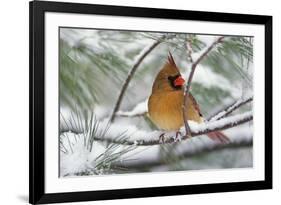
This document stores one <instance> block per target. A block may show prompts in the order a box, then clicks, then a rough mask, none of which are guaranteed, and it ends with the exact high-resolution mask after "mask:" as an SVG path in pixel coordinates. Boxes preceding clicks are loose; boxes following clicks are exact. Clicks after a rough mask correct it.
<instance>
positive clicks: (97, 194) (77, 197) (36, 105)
mask: <svg viewBox="0 0 281 205" xmlns="http://www.w3.org/2000/svg"><path fill="white" fill-rule="evenodd" d="M29 12H30V15H29V16H30V19H29V21H30V22H29V25H30V30H29V38H30V39H29V43H30V51H29V52H30V57H29V61H30V71H29V77H30V82H29V83H30V85H29V92H30V98H29V99H30V107H29V116H30V119H29V123H30V127H29V132H30V143H29V152H30V157H29V160H30V164H29V202H30V203H32V204H43V203H55V202H75V201H91V200H105V199H122V198H137V197H155V196H168V195H183V194H198V193H214V192H230V191H244V190H260V189H271V188H272V17H271V16H262V15H248V14H247V15H246V14H230V13H215V12H201V11H200V12H199V11H184V10H169V9H155V8H137V7H124V6H105V5H93V4H77V3H62V2H46V1H33V2H30V4H29ZM46 12H62V13H79V14H97V15H110V16H131V17H143V18H147V17H149V18H162V19H182V20H197V21H209V22H216V21H217V22H227V23H247V24H259V25H264V26H265V65H264V66H265V133H264V135H265V145H264V146H265V180H263V181H248V182H235V183H218V184H198V185H184V186H168V187H154V188H136V189H121V190H107V191H86V192H71V193H46V192H45V188H44V187H45V180H44V177H45V161H44V153H45V142H44V138H45V134H44V133H45V125H44V123H45V120H44V119H45V80H44V63H45V59H44V48H45V45H44V42H45V41H44V39H45V36H44V31H45V29H44V26H45V21H44V20H45V16H44V15H45V13H46Z"/></svg>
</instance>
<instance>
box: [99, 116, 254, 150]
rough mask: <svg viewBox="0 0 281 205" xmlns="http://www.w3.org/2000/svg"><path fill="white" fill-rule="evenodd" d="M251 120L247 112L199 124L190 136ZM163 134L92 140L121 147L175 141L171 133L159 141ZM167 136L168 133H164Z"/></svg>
mask: <svg viewBox="0 0 281 205" xmlns="http://www.w3.org/2000/svg"><path fill="white" fill-rule="evenodd" d="M252 119H253V115H252V112H247V113H244V114H239V115H235V116H231V117H228V118H224V119H220V120H217V121H211V122H206V123H201V124H193V123H192V127H191V136H192V137H196V136H199V135H204V134H207V133H210V132H214V131H219V130H220V131H221V130H224V129H228V128H232V127H236V126H238V125H241V124H243V123H246V122H249V121H251V120H252ZM181 131H183V130H182V129H181ZM163 134H165V133H163V132H161V131H154V132H151V133H145V134H143V136H136V135H134V134H132V136H130V137H129V138H127V139H124V140H116V139H114V138H111V136H109V135H107V136H104V137H97V136H95V137H94V140H96V141H106V142H108V143H116V144H123V145H135V146H151V145H160V144H163V143H164V144H170V143H174V142H175V141H176V136H175V135H176V134H175V133H173V136H165V137H164V141H160V140H159V136H161V135H163ZM166 134H169V133H166ZM170 134H171V133H170ZM188 138H189V136H186V135H184V136H183V137H182V138H181V139H180V140H186V139H188Z"/></svg>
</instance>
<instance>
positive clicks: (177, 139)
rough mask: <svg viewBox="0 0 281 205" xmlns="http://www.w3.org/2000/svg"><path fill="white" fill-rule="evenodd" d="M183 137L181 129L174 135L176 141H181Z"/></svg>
mask: <svg viewBox="0 0 281 205" xmlns="http://www.w3.org/2000/svg"><path fill="white" fill-rule="evenodd" d="M181 137H182V134H181V132H180V131H177V132H176V136H175V137H174V141H175V142H180V141H181Z"/></svg>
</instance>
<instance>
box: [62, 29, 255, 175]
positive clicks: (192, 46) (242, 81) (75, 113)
mask: <svg viewBox="0 0 281 205" xmlns="http://www.w3.org/2000/svg"><path fill="white" fill-rule="evenodd" d="M217 38H218V36H215V35H197V34H179V33H157V32H133V31H112V30H95V29H75V28H60V50H59V52H60V61H59V63H60V70H59V72H60V77H59V78H60V79H59V85H60V112H61V117H60V124H61V126H60V131H61V132H60V133H61V134H60V136H59V138H60V176H73V175H79V176H80V175H94V174H113V173H114V174H116V173H136V172H150V171H182V170H201V169H221V168H246V167H252V165H253V158H252V138H253V136H252V123H245V124H243V125H241V126H238V127H235V128H231V129H228V130H227V131H225V134H227V135H228V136H229V137H230V138H231V139H233V140H234V141H235V140H236V141H235V142H236V143H233V144H230V145H227V146H216V145H215V143H214V142H212V141H210V140H209V139H208V138H206V136H200V137H195V138H192V139H189V140H186V141H182V142H180V143H177V144H168V145H154V146H148V147H143V146H123V145H116V144H113V143H105V142H98V141H95V140H94V138H93V137H92V136H97V135H99V136H102V137H106V135H107V133H108V132H109V131H108V130H110V129H111V127H112V126H114V125H111V124H110V123H105V122H108V119H109V118H110V117H111V115H112V112H113V109H114V107H115V105H116V102H117V99H118V96H119V93H120V91H121V88H122V86H123V84H124V82H125V80H126V78H127V76H128V73H129V72H130V70H131V69H132V67H133V65H135V63H136V61H137V60H138V59H139V56H140V55H141V54H142V53H143V51H144V50H146V49H147V48H148V47H149V46H150V45H152V44H153V43H154V42H155V41H160V43H159V45H158V46H156V47H155V48H154V49H153V50H151V52H149V54H148V55H147V56H146V57H145V58H144V60H143V61H142V62H141V63H140V65H139V66H138V68H137V70H136V72H135V74H134V75H133V76H132V79H131V81H130V83H129V86H128V88H127V90H126V92H125V95H124V98H123V100H122V102H121V104H120V109H119V110H120V111H123V112H129V113H130V111H132V110H133V111H134V110H136V109H135V108H136V107H138V106H139V107H143V105H144V107H145V102H146V100H147V98H148V97H149V95H150V94H151V88H152V84H153V81H154V78H155V77H156V75H157V73H158V72H159V70H160V69H161V68H162V66H163V65H164V64H165V62H166V61H167V55H168V52H169V51H170V52H171V53H172V55H173V57H174V59H175V61H176V64H177V65H178V67H179V68H180V70H181V73H182V74H183V76H184V77H185V79H187V78H188V76H189V73H190V68H191V65H192V62H193V61H194V60H196V59H197V58H198V57H199V56H200V54H202V52H203V51H204V50H205V49H206V48H207V47H208V46H209V45H210V44H211V43H212V42H213V41H214V40H215V39H217ZM253 43H254V39H253V38H252V37H243V36H225V38H224V41H223V43H221V44H219V45H218V46H217V47H216V48H214V49H213V50H212V51H211V52H210V53H209V54H208V56H206V57H205V58H204V59H203V60H202V61H201V62H200V64H199V65H198V67H197V68H196V71H195V75H194V78H193V81H192V85H191V92H192V94H193V96H194V97H195V98H196V100H197V102H198V103H199V104H200V108H201V111H202V114H203V116H205V117H206V118H208V116H211V115H212V114H214V113H216V112H217V111H218V110H220V109H222V108H223V107H225V106H227V105H229V104H231V103H232V102H235V101H237V100H238V99H243V98H246V97H248V96H251V95H252V81H253V78H252V73H253V64H252V60H253ZM249 110H252V106H251V104H250V103H249V104H247V105H245V106H243V107H241V108H239V109H238V110H236V111H235V112H233V113H232V114H233V115H235V114H239V113H244V112H246V111H249ZM114 124H115V126H116V125H117V126H118V127H119V128H120V132H119V133H116V138H130V133H129V132H127V131H128V130H129V128H128V127H129V126H130V129H131V127H134V130H135V131H137V130H141V131H145V132H148V133H149V132H151V131H154V130H157V128H156V127H155V126H154V125H153V123H152V122H151V121H150V120H149V116H147V114H142V115H138V116H132V115H130V116H118V115H116V117H115V121H114ZM76 128H82V129H76ZM75 130H76V131H75ZM77 130H80V132H77Z"/></svg>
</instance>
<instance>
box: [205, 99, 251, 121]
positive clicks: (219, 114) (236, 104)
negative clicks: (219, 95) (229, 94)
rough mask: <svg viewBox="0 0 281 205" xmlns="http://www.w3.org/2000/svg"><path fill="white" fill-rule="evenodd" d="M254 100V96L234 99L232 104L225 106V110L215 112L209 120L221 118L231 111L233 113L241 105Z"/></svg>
mask: <svg viewBox="0 0 281 205" xmlns="http://www.w3.org/2000/svg"><path fill="white" fill-rule="evenodd" d="M252 100H253V96H251V97H247V98H245V99H240V100H237V101H234V102H233V103H232V104H230V105H229V106H227V107H226V108H224V109H223V110H220V111H219V112H217V113H215V114H214V115H212V116H210V117H208V119H207V120H208V121H215V120H220V119H222V118H224V117H226V116H228V115H229V114H230V113H232V112H233V111H234V110H236V109H238V108H240V107H241V106H243V105H245V104H247V103H249V102H251V101H252Z"/></svg>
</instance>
